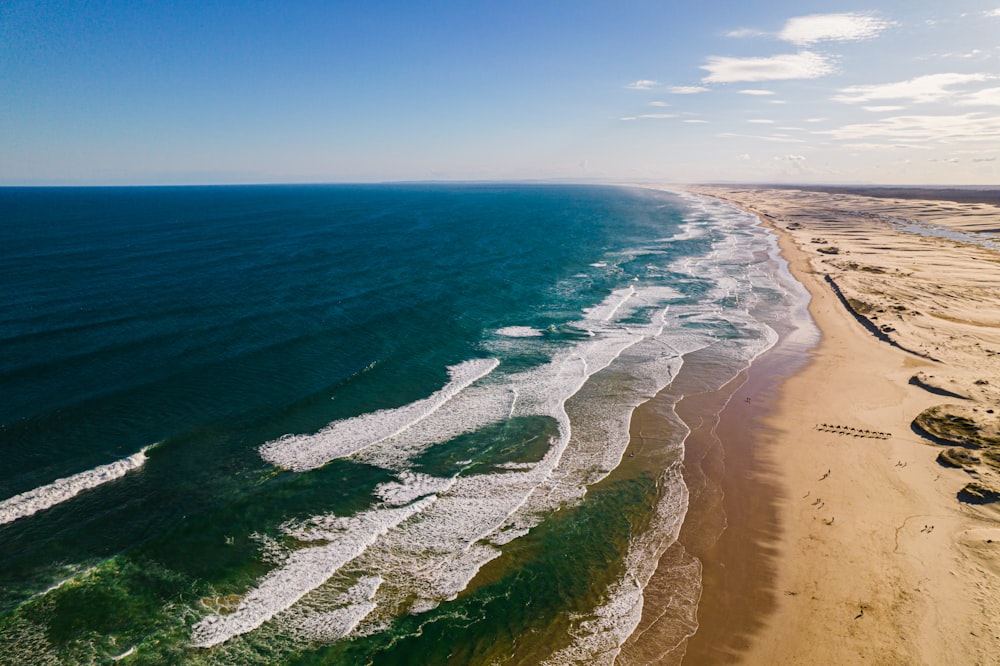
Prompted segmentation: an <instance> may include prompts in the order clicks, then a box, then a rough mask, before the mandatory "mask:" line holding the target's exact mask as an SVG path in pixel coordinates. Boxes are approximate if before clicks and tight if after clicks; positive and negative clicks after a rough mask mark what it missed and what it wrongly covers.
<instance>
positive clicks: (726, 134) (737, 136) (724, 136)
mask: <svg viewBox="0 0 1000 666" xmlns="http://www.w3.org/2000/svg"><path fill="white" fill-rule="evenodd" d="M715 136H717V137H719V138H720V139H759V140H761V141H773V142H775V143H805V141H803V140H802V139H792V138H790V137H784V136H757V135H754V134H736V133H734V132H722V133H721V134H716V135H715Z"/></svg>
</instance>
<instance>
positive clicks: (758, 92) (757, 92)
mask: <svg viewBox="0 0 1000 666" xmlns="http://www.w3.org/2000/svg"><path fill="white" fill-rule="evenodd" d="M739 93H740V94H741V95H757V96H760V95H774V94H775V93H774V91H773V90H759V89H747V90H741V91H739Z"/></svg>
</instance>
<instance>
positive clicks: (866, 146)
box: [844, 143, 930, 150]
mask: <svg viewBox="0 0 1000 666" xmlns="http://www.w3.org/2000/svg"><path fill="white" fill-rule="evenodd" d="M844 148H851V149H852V150H892V149H896V148H906V149H908V150H913V149H917V148H919V149H921V150H930V147H929V146H916V145H913V144H905V143H897V144H891V143H845V144H844Z"/></svg>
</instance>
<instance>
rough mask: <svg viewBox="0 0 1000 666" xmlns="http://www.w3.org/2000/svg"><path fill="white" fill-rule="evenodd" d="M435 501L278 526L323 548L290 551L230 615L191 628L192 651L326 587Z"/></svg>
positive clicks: (253, 626) (247, 627)
mask: <svg viewBox="0 0 1000 666" xmlns="http://www.w3.org/2000/svg"><path fill="white" fill-rule="evenodd" d="M435 499H436V498H435V497H434V496H433V495H432V496H429V497H425V498H423V499H421V500H419V501H417V502H414V503H413V504H410V505H408V506H404V507H401V508H377V509H372V510H370V511H365V512H362V513H360V514H358V515H356V516H352V517H350V518H338V517H336V516H317V517H315V518H313V519H311V520H310V521H307V522H305V523H302V524H289V525H285V526H283V528H282V530H283V531H284V532H285V533H287V534H288V535H289V536H292V537H294V538H296V539H298V540H300V541H322V542H324V543H323V545H321V546H311V547H305V548H299V549H297V550H294V551H292V552H291V554H290V555H289V556H288V559H287V560H286V561H285V563H284V564H283V565H282V566H280V567H278V568H277V569H274V570H273V571H271V572H270V573H268V574H267V575H265V576H264V577H263V578H262V579H261V580H260V581H258V585H257V587H256V588H254V589H253V590H251V591H250V592H249V593H248V594H247V595H246V596H245V597H243V600H242V601H240V604H239V606H237V608H236V610H235V611H233V612H232V613H229V614H228V615H221V616H220V615H209V616H208V617H206V618H204V619H203V620H201V621H200V622H198V623H197V624H195V625H194V627H193V628H192V633H191V638H192V643H193V644H194V646H195V647H202V648H207V647H212V646H213V645H219V644H220V643H224V642H225V641H227V640H229V639H230V638H233V637H234V636H239V635H240V634H245V633H247V632H248V631H252V630H254V629H256V628H257V627H259V626H260V625H262V624H264V623H265V622H267V621H268V620H270V619H271V618H272V617H274V615H275V614H277V613H280V612H281V611H283V610H286V609H287V608H289V607H291V606H292V605H293V604H294V603H295V602H297V601H298V600H299V599H301V598H302V597H304V596H305V595H306V594H308V593H309V592H311V591H312V590H314V589H316V588H317V587H319V586H320V585H322V584H323V583H325V582H326V581H327V579H329V578H330V576H332V575H333V574H334V573H336V572H337V571H338V570H339V569H340V568H341V567H343V566H344V565H345V564H346V563H348V562H350V561H351V560H353V559H354V558H356V557H357V556H358V555H360V554H361V553H363V552H364V551H365V549H366V548H368V547H369V546H370V545H371V544H372V543H374V542H375V541H376V540H377V539H378V537H379V536H381V535H383V534H385V533H386V532H388V531H389V530H391V529H392V528H393V527H395V526H397V525H399V524H400V523H402V522H403V521H405V520H406V519H407V518H410V517H411V516H414V515H415V514H417V513H419V512H421V511H423V510H424V509H426V508H427V507H428V506H430V505H431V504H433V503H434V501H435Z"/></svg>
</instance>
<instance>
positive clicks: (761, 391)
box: [616, 211, 818, 664]
mask: <svg viewBox="0 0 1000 666" xmlns="http://www.w3.org/2000/svg"><path fill="white" fill-rule="evenodd" d="M744 212H746V211H744ZM760 226H761V227H762V228H765V229H766V228H767V227H766V225H764V224H761V225H760ZM771 238H772V246H771V249H770V250H769V251H768V258H769V260H770V261H771V262H772V263H771V264H770V265H771V266H772V267H773V275H772V277H773V278H774V279H776V280H777V281H778V282H780V283H783V284H785V285H786V287H788V288H789V289H790V292H791V293H790V295H789V298H791V299H792V301H791V313H792V316H791V318H789V319H788V320H787V321H785V320H783V321H777V322H775V321H770V322H769V323H770V324H771V325H772V326H773V327H774V328H775V332H776V333H777V334H778V339H777V341H776V342H775V344H774V345H773V346H771V347H770V348H768V349H767V350H765V351H764V352H762V353H761V354H760V355H759V356H758V357H757V358H755V359H754V360H753V361H752V362H751V363H750V365H749V366H748V367H746V368H744V369H743V370H740V371H739V372H738V373H737V374H736V375H735V376H733V377H732V378H731V379H729V380H728V381H726V382H725V383H724V384H723V385H722V386H717V387H716V388H707V387H706V386H705V385H704V379H703V377H702V375H703V373H704V372H706V371H707V372H711V368H712V366H713V365H714V360H713V358H712V355H711V352H710V350H705V351H699V352H694V353H693V354H691V355H690V356H689V357H688V358H687V359H686V360H685V364H684V366H683V368H682V370H681V372H680V374H678V376H677V377H676V378H674V380H673V381H672V383H671V384H670V385H669V386H668V387H667V388H666V389H665V390H664V391H663V392H662V393H660V394H659V395H658V396H656V397H655V398H654V399H652V400H650V401H649V402H647V403H644V404H643V405H641V406H639V407H638V408H637V409H636V411H635V413H634V414H633V421H632V428H631V430H632V433H631V438H632V440H633V442H636V443H638V442H641V441H642V440H643V439H644V435H643V433H644V432H645V433H649V432H652V431H655V430H657V429H663V428H667V427H669V426H668V425H667V424H668V423H669V421H670V420H671V419H670V418H669V417H667V416H664V414H666V413H671V412H672V413H673V414H674V418H676V419H679V420H680V421H681V422H683V423H684V425H685V426H687V428H688V429H689V430H690V432H689V434H688V436H687V437H686V439H685V450H684V471H683V474H684V481H685V484H686V486H687V488H688V492H689V503H688V509H687V513H686V515H685V518H684V521H683V524H682V527H681V531H680V534H679V535H678V539H677V542H676V543H675V544H674V545H673V546H671V548H670V549H668V551H667V552H666V553H664V555H663V556H662V557H661V560H660V563H659V566H658V567H657V571H656V573H655V574H654V575H653V577H652V579H651V580H650V581H649V584H648V585H647V588H646V593H645V598H646V604H645V607H644V608H643V617H642V621H641V622H640V623H639V625H638V626H637V627H636V629H635V631H634V632H633V634H632V636H630V638H629V639H628V640H627V641H626V643H625V644H624V645H623V646H622V652H621V654H620V655H619V657H618V658H617V660H616V663H619V664H651V663H657V664H680V663H682V662H683V663H684V664H716V663H720V658H722V657H723V656H724V655H725V654H727V653H735V652H737V651H738V650H739V649H740V646H741V645H743V644H744V643H745V642H746V640H747V636H749V635H751V634H752V633H753V632H754V631H755V630H756V629H758V628H759V627H760V626H761V623H762V618H763V617H764V615H765V614H766V612H767V611H768V610H773V607H774V602H773V600H771V599H770V598H769V597H770V587H769V585H767V580H768V576H769V575H771V574H773V569H774V563H773V559H774V558H773V555H772V551H773V549H774V541H775V538H774V534H775V531H776V529H777V506H776V503H775V501H774V500H773V496H774V495H775V494H777V493H780V486H779V484H778V481H779V480H778V478H777V476H776V474H775V471H774V469H773V466H772V465H771V464H770V463H769V462H768V461H766V460H764V459H763V458H762V457H761V455H760V451H758V449H759V448H760V447H759V446H757V445H756V443H755V441H754V439H753V438H751V437H750V434H751V433H753V432H756V431H757V429H759V428H763V427H764V424H763V419H764V418H765V417H766V416H767V415H768V414H769V413H770V412H771V407H770V404H771V402H772V401H773V395H774V394H775V392H776V391H777V390H778V389H779V387H780V384H781V381H782V380H783V379H784V378H786V377H788V376H790V375H791V374H793V373H795V372H797V371H799V370H801V368H802V367H804V366H805V365H806V364H807V363H808V361H809V358H810V351H811V350H812V349H813V348H814V347H815V346H816V343H817V340H818V330H817V329H816V328H815V325H814V324H813V322H812V320H811V318H810V315H809V313H808V311H807V308H808V303H809V299H810V297H809V295H808V293H807V292H806V291H805V289H804V288H802V287H801V285H800V284H799V283H798V282H797V280H796V279H795V277H794V276H793V275H792V274H791V273H790V271H789V269H788V265H787V262H786V261H785V260H784V258H783V256H782V254H781V249H780V247H779V246H778V244H777V237H776V235H775V234H773V232H771ZM795 291H797V292H798V293H797V294H796V293H794V292H795ZM748 398H749V400H747V399H748ZM753 400H757V402H753ZM661 402H662V405H663V406H662V408H661ZM661 409H662V411H661ZM748 426H749V427H748ZM647 436H648V435H647ZM748 499H749V500H751V502H750V503H747V500H748ZM734 516H735V518H734ZM692 561H693V563H694V565H695V567H696V571H694V572H692V567H691V562H692ZM682 573H687V574H688V575H692V574H696V575H698V577H699V579H700V583H701V591H700V599H699V600H698V603H697V606H696V608H695V609H694V611H695V614H696V617H691V618H689V617H686V616H685V615H684V614H683V613H682V612H680V608H679V607H680V604H679V603H678V602H679V599H680V598H683V593H680V592H679V590H680V589H682V588H683V587H684V584H683V583H682V582H681V580H680V579H681V575H682ZM747 600H753V604H752V608H753V611H754V612H753V613H748V612H747V610H748V609H747V604H746V601H747ZM685 623H690V625H689V626H685ZM685 628H687V629H688V635H687V636H684V635H683V629H685ZM667 646H674V647H671V648H670V649H666V650H665V649H664V648H665V647H667Z"/></svg>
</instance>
